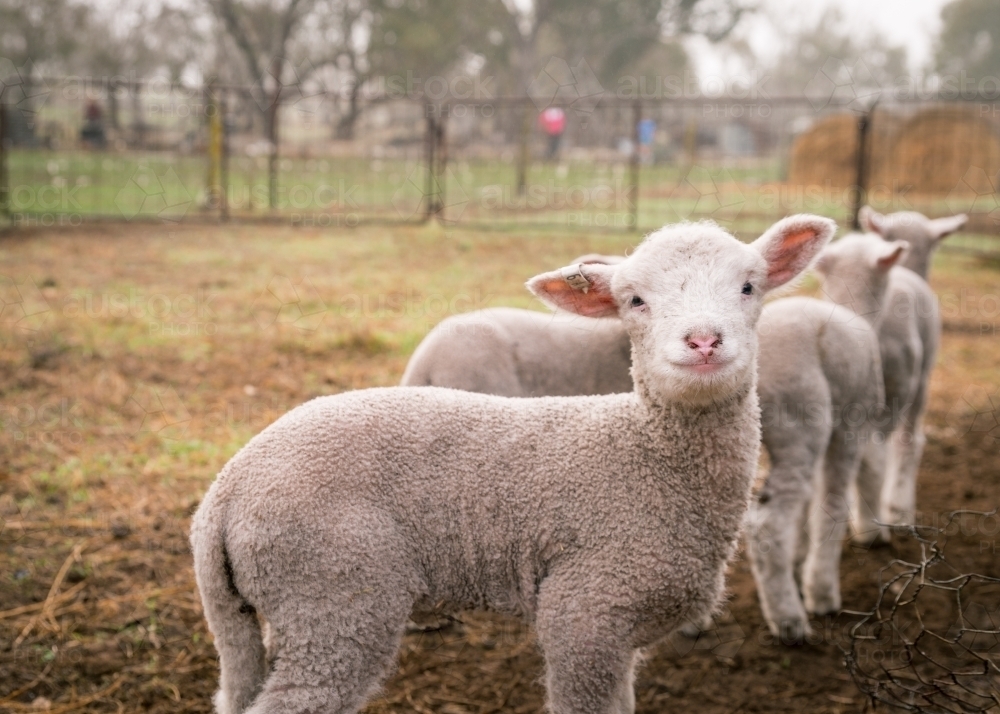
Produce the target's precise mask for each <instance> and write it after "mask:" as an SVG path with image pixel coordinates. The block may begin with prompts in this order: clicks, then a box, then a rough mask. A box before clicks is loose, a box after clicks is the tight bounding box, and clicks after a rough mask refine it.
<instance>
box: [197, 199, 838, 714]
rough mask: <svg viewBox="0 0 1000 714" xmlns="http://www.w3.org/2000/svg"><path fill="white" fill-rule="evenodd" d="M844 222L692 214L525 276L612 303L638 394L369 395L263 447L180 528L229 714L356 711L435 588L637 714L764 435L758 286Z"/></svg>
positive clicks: (727, 547) (715, 577)
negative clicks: (498, 616) (268, 648)
mask: <svg viewBox="0 0 1000 714" xmlns="http://www.w3.org/2000/svg"><path fill="white" fill-rule="evenodd" d="M833 231H834V224H833V222H832V221H830V220H828V219H823V218H818V217H813V216H796V217H792V218H788V219H785V220H783V221H781V222H779V223H777V224H776V225H775V226H773V227H772V228H771V229H770V230H769V231H768V232H767V233H765V235H764V236H762V237H761V238H760V239H759V240H758V241H757V242H755V243H754V244H753V245H750V246H748V245H744V244H742V243H740V242H739V241H737V240H736V239H735V238H733V237H732V236H730V235H729V234H727V233H725V232H724V231H722V230H721V229H719V228H718V227H716V226H714V224H684V225H680V226H676V227H672V228H667V229H663V230H661V231H659V232H657V233H656V234H653V235H652V236H651V237H650V238H648V239H647V240H646V241H645V242H644V243H643V244H642V245H641V246H640V247H639V248H638V249H637V250H636V252H635V254H634V255H632V256H631V257H629V258H628V259H627V260H626V261H624V262H623V263H622V264H620V265H618V266H605V265H584V266H571V267H569V268H566V269H563V270H562V271H554V272H552V273H546V274H543V275H540V276H538V277H536V278H534V279H533V280H532V281H530V283H529V287H530V288H531V289H532V291H533V292H535V294H536V295H539V296H540V297H542V298H543V299H544V300H545V301H546V302H549V303H550V304H552V305H554V306H557V307H559V308H562V309H565V310H572V311H574V312H576V313H578V314H582V315H589V316H594V317H600V316H613V315H618V316H620V317H621V318H622V320H623V321H624V323H625V326H626V329H627V330H628V331H629V334H630V335H631V337H632V340H633V345H634V350H633V359H634V364H633V377H634V379H635V383H636V389H635V391H634V392H632V393H627V394H618V395H609V396H595V397H574V398H542V399H508V398H503V397H495V396H487V395H478V394H470V393H466V392H460V391H457V390H449V389H407V388H395V389H377V390H365V391H359V392H353V393H347V394H343V395H340V396H336V397H325V398H320V399H316V400H313V401H311V402H308V403H307V404H305V405H303V406H301V407H299V408H297V409H295V410H293V411H292V412H290V413H289V414H286V415H285V416H284V417H282V418H281V419H279V420H278V421H277V422H275V423H274V424H272V425H271V426H270V427H268V428H267V429H266V430H265V431H264V432H262V433H261V434H259V435H258V436H257V437H256V438H254V439H253V440H251V442H250V443H249V444H248V445H247V446H246V447H244V449H242V450H241V451H240V452H239V453H238V454H237V455H236V456H234V457H233V459H232V460H231V461H230V462H229V463H228V464H227V465H226V467H225V468H224V469H223V470H222V472H221V473H220V475H219V477H218V479H217V480H216V482H215V483H214V484H213V485H212V487H211V489H210V490H209V492H208V493H207V494H206V496H205V499H204V500H203V502H202V504H201V506H200V507H199V509H198V512H197V513H196V514H195V517H194V520H193V525H192V533H191V540H192V547H193V552H194V557H195V572H196V577H197V581H198V587H199V590H200V592H201V596H202V601H203V603H204V607H205V616H206V619H207V620H208V623H209V627H210V629H211V631H212V633H213V635H214V637H215V643H216V647H217V649H218V650H219V654H220V661H221V669H222V676H221V690H220V694H219V696H218V698H217V706H218V708H219V709H220V711H222V712H226V713H228V712H241V711H244V710H246V709H247V707H250V711H252V712H254V714H261V713H263V712H269V713H273V712H304V711H318V710H322V711H355V710H357V709H358V708H359V707H360V706H361V705H362V704H363V703H364V700H365V699H366V697H368V696H369V695H370V694H371V693H372V692H373V691H374V689H375V688H376V687H377V686H378V684H379V682H380V680H381V679H382V678H383V677H384V676H385V674H386V671H387V670H388V668H389V667H390V666H391V664H392V663H393V661H394V657H395V654H396V650H397V647H398V644H399V640H400V637H401V635H402V632H403V629H404V626H405V622H406V619H407V616H408V615H409V613H410V610H411V608H413V607H414V605H415V604H417V605H424V606H426V605H430V604H433V603H436V602H439V601H443V602H446V603H450V604H451V605H454V606H457V607H468V606H491V607H494V608H497V609H500V610H506V611H514V612H521V613H524V614H525V615H527V616H528V617H529V618H530V619H532V620H533V621H534V623H535V625H536V629H537V632H538V640H539V644H540V645H541V647H542V649H543V652H544V655H545V660H546V669H547V678H546V684H547V690H548V695H549V702H550V707H551V709H552V710H553V711H554V712H556V713H557V714H562V713H564V712H606V713H611V712H617V713H621V712H631V711H632V710H633V709H634V695H633V691H632V677H633V670H634V666H635V663H636V651H637V648H640V647H643V646H646V645H648V644H651V643H652V642H654V641H656V640H657V639H659V638H661V637H662V636H664V635H666V634H667V633H669V632H670V630H672V629H674V628H675V627H676V626H677V625H678V624H679V623H680V622H682V621H683V620H684V619H685V618H691V617H698V616H700V615H702V614H704V613H707V612H709V611H711V609H712V608H713V607H714V606H715V604H716V601H717V598H718V597H719V594H720V592H721V589H722V579H723V572H724V569H725V565H726V562H727V561H728V559H729V558H730V557H731V555H732V553H733V550H734V546H735V540H736V538H737V536H738V533H739V530H740V526H741V523H742V521H743V517H744V515H745V512H746V507H747V501H748V498H749V493H750V484H751V481H752V479H753V476H754V473H755V470H756V460H757V455H758V451H759V437H760V435H759V409H758V406H757V396H756V390H755V377H756V353H757V337H756V332H755V329H754V328H755V325H756V322H757V319H758V317H759V315H760V311H761V306H762V298H763V295H764V293H766V292H767V291H769V290H771V289H773V288H775V287H777V286H778V285H781V284H783V283H785V282H787V281H788V280H790V279H792V278H793V277H795V276H796V275H797V274H798V273H799V272H800V271H801V270H803V269H804V268H805V266H806V265H807V264H808V263H809V261H810V260H811V259H812V258H813V257H814V256H815V254H816V253H817V252H818V251H819V250H820V249H821V248H822V246H823V245H824V244H825V243H826V242H827V241H828V240H829V238H830V236H831V235H832V233H833ZM581 278H582V279H584V280H586V283H587V287H588V288H589V289H588V290H587V291H586V292H584V291H581V290H578V289H576V288H574V287H572V286H573V285H578V286H579V285H580V284H581ZM681 286H683V289H681ZM665 546H666V547H665ZM258 615H260V616H261V617H263V618H264V619H265V620H266V621H267V622H268V623H269V625H270V627H271V629H272V633H273V641H274V647H275V650H276V652H275V655H276V656H275V660H274V666H273V668H272V669H271V670H270V671H269V672H268V671H267V670H266V668H265V665H264V661H265V657H264V655H265V652H264V647H263V644H262V640H261V633H260V627H259V624H258V623H259V621H258Z"/></svg>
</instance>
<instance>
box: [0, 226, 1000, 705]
mask: <svg viewBox="0 0 1000 714" xmlns="http://www.w3.org/2000/svg"><path fill="white" fill-rule="evenodd" d="M744 228H745V230H744V233H745V234H746V235H745V236H744V237H750V235H751V231H750V228H751V227H750V226H749V225H745V226H744ZM637 240H638V239H637V237H636V236H634V235H620V234H586V235H579V234H568V233H564V232H559V231H546V232H542V233H538V232H518V233H507V232H499V231H490V232H475V231H468V230H462V231H451V230H445V229H442V228H440V227H438V226H433V225H432V226H427V227H398V226H397V227H364V228H358V229H355V230H339V231H321V230H315V229H301V228H299V229H292V228H289V227H287V226H274V227H262V226H259V225H255V226H250V227H247V226H239V225H231V226H226V227H221V228H220V227H198V226H193V225H182V226H179V227H178V226H173V227H171V226H161V225H149V226H144V227H137V226H128V225H112V226H103V227H102V226H94V227H86V228H80V229H74V230H68V231H43V230H38V231H18V232H9V233H8V234H6V235H4V236H2V237H0V301H2V302H0V307H2V312H0V323H2V325H0V526H2V528H0V558H2V561H0V709H2V710H9V711H24V710H28V709H33V710H41V709H44V708H45V706H46V703H50V704H51V706H52V707H53V709H54V710H58V711H95V712H105V711H106V712H113V711H122V710H125V711H137V710H144V711H153V712H178V711H191V712H196V711H208V710H209V708H210V705H209V696H210V694H211V692H212V690H213V689H214V686H215V681H216V677H217V670H216V663H215V659H214V650H213V649H212V648H211V645H210V643H209V641H208V635H207V632H206V630H205V626H204V623H203V620H202V618H201V612H200V607H199V604H198V602H197V598H196V596H195V594H194V589H193V580H192V573H191V562H190V554H189V552H188V548H187V539H186V538H187V536H186V534H187V529H188V525H189V518H190V514H191V513H192V511H193V509H194V508H195V507H196V506H197V504H198V502H199V499H200V498H201V495H202V494H203V492H204V490H205V489H206V488H207V486H208V484H209V483H210V482H211V481H212V479H213V477H214V475H215V473H216V472H217V471H218V469H219V468H220V467H221V466H222V465H223V464H224V463H225V461H226V460H227V459H228V458H229V457H230V456H231V455H232V454H233V453H235V451H236V450H237V449H238V448H239V447H240V446H241V445H242V444H244V443H245V442H246V441H247V440H248V439H249V438H250V437H251V436H252V435H253V434H255V433H257V432H259V431H260V430H261V429H262V428H264V427H265V426H266V425H267V424H269V423H270V422H271V421H273V420H274V419H275V418H277V417H278V416H280V415H281V414H282V413H284V412H285V411H287V410H288V409H290V408H291V407H293V406H295V405H296V404H299V403H301V402H303V401H305V400H306V399H309V398H311V397H314V396H318V395H322V394H332V393H337V392H341V391H344V390H348V389H357V388H363V387H371V386H380V385H391V384H395V383H396V382H397V381H398V379H399V376H400V375H401V373H402V370H403V367H404V365H405V362H406V359H407V357H408V355H409V354H410V352H412V350H413V348H414V347H415V346H416V344H417V343H418V342H419V340H420V339H421V338H422V337H423V335H424V334H425V333H426V332H427V331H428V330H429V329H430V328H431V327H432V326H433V325H434V324H436V323H437V322H439V321H440V320H441V319H442V318H444V317H445V316H447V315H449V314H452V313H454V312H463V311H467V310H472V309H478V308H482V307H488V306H497V305H515V306H521V307H529V308H536V309H537V308H539V305H538V304H537V302H534V301H533V300H532V299H531V298H530V296H529V295H528V294H527V292H526V291H525V290H524V288H523V282H524V280H525V279H526V278H528V277H530V276H531V275H533V274H535V273H537V272H539V271H543V270H547V269H551V268H553V267H557V266H561V265H563V264H565V263H566V262H567V261H569V260H570V259H571V258H572V257H573V256H575V255H578V254H581V253H587V252H602V253H616V252H622V251H624V250H626V249H627V248H628V247H630V246H631V245H633V244H634V243H635V242H636V241H637ZM997 267H998V266H997V265H995V264H990V263H986V262H982V261H979V260H976V259H973V258H970V257H967V256H959V255H945V256H940V257H939V259H938V260H937V262H936V264H935V266H934V271H933V276H932V283H933V286H934V287H935V289H936V290H937V291H938V293H939V295H940V296H941V299H942V307H943V316H944V324H945V332H944V342H943V347H942V352H941V356H940V359H939V363H940V364H939V367H938V369H937V371H936V372H935V375H934V380H933V383H932V399H931V405H930V411H929V416H928V434H929V443H928V447H927V454H926V456H925V460H924V467H923V470H922V472H921V481H920V492H919V503H920V507H921V509H922V511H923V513H922V517H924V518H927V519H928V521H930V520H931V519H933V518H935V517H936V516H937V514H939V513H941V512H943V511H946V510H950V509H953V508H958V507H970V508H981V509H989V508H992V507H994V506H996V505H998V504H1000V470H998V467H997V460H996V456H997V446H996V443H997V442H996V438H997V437H998V436H1000V434H996V433H992V432H990V431H989V430H983V429H982V428H975V429H974V428H973V427H974V426H975V425H976V424H977V423H979V424H981V423H982V417H979V421H978V422H977V421H976V419H977V414H980V415H981V414H990V413H992V412H991V411H990V410H991V409H992V408H993V407H991V406H990V404H991V402H990V401H989V395H990V394H993V395H995V394H996V392H997V389H998V387H1000V376H998V375H997V373H996V370H995V354H996V349H997V345H998V344H1000V343H998V336H997V326H998V325H1000V305H998V303H997V285H998V284H997V272H996V269H997ZM802 290H803V291H804V292H807V293H809V292H815V290H816V285H815V283H814V282H812V281H809V280H807V281H805V282H804V283H803V286H802ZM983 395H986V397H985V401H984V397H983ZM995 403H996V402H993V404H995ZM984 537H985V536H983V535H982V534H973V535H972V536H970V537H969V538H967V539H966V540H965V541H962V543H960V544H959V545H960V546H961V547H962V548H963V549H960V550H959V556H960V558H959V560H958V561H957V562H958V564H959V566H960V567H961V568H966V569H968V570H972V569H977V570H980V571H984V572H986V573H987V574H992V575H1000V568H998V565H997V561H996V555H995V553H996V550H995V549H994V550H992V551H991V550H990V549H989V548H986V549H983V548H981V547H980V543H979V541H981V540H982V539H983V538H984ZM966 541H967V542H966ZM963 543H964V545H963ZM902 552H905V546H904V545H902V544H899V545H897V546H894V549H890V550H884V551H875V552H871V553H854V552H852V551H851V550H850V549H848V550H847V552H846V553H845V557H844V563H843V577H844V593H845V607H849V608H852V609H864V608H866V607H868V606H870V605H871V604H872V602H873V601H874V582H875V572H876V570H877V568H878V567H879V566H881V565H884V564H885V563H887V562H888V561H889V560H891V559H892V557H894V556H895V555H898V554H900V553H902ZM729 589H730V594H731V595H730V601H729V603H728V606H727V610H726V613H727V614H726V615H725V617H723V618H722V620H721V624H720V626H719V629H718V630H717V631H716V632H715V633H713V635H712V637H714V639H712V638H707V639H703V640H699V641H698V642H697V643H694V642H691V641H686V640H677V641H674V640H672V641H671V642H669V643H666V644H664V645H663V646H662V647H661V648H659V649H658V650H656V651H654V652H653V653H652V654H651V659H650V662H649V664H648V666H647V667H646V668H645V669H644V670H643V671H642V673H641V675H640V678H639V682H638V708H639V710H640V711H643V712H654V711H662V710H663V709H664V708H665V707H673V708H674V710H676V711H694V710H698V711H705V712H728V711H777V710H788V711H792V710H795V711H804V710H808V711H814V712H847V711H857V710H858V709H859V708H860V707H861V699H860V696H859V695H858V694H857V692H856V690H854V688H853V685H852V684H851V683H850V682H849V681H848V678H847V676H846V673H845V671H844V670H843V667H842V666H841V664H840V654H839V650H838V649H837V644H838V643H842V641H843V633H844V632H845V627H846V626H845V623H846V622H847V620H846V619H845V618H843V617H840V618H831V619H829V620H828V621H826V622H825V623H818V625H820V626H822V627H821V629H822V631H823V632H824V633H826V634H824V635H823V639H822V641H820V642H819V643H818V644H816V645H815V646H811V647H806V648H800V649H788V648H785V647H782V646H781V645H780V644H778V643H775V642H774V641H773V639H771V638H770V637H769V635H767V633H766V631H765V629H764V628H763V623H762V620H761V617H760V613H759V608H758V605H757V601H756V596H755V594H754V591H753V584H752V580H751V578H750V574H749V570H748V567H747V564H746V561H745V560H744V559H742V558H741V559H739V560H738V561H737V562H736V563H735V564H734V566H733V568H732V571H731V573H730V580H729ZM824 628H825V629H824ZM540 677H541V660H540V658H539V655H538V652H537V650H536V648H535V646H534V641H533V639H532V637H531V634H530V632H528V631H526V630H525V628H523V627H522V626H521V625H520V624H518V623H517V622H515V621H512V620H508V619H506V618H501V617H495V616H490V615H480V614H473V615H467V616H463V618H462V620H461V621H460V622H439V623H425V626H423V627H422V628H420V629H415V630H414V632H412V633H411V634H410V635H408V636H407V638H406V640H405V644H404V648H403V654H402V656H401V660H400V669H399V671H398V672H397V673H396V674H395V675H394V677H393V678H392V679H391V681H390V682H389V684H388V685H387V688H386V690H385V692H384V696H382V697H381V698H380V699H378V700H377V701H375V702H374V703H373V704H371V705H370V707H369V710H368V711H369V712H372V713H374V712H390V711H392V712H402V711H414V710H416V711H420V712H429V711H434V712H445V713H446V714H463V713H465V712H480V713H481V714H484V713H485V712H499V711H516V712H523V713H527V712H534V711H540V710H541V708H542V698H543V693H542V689H541V686H540Z"/></svg>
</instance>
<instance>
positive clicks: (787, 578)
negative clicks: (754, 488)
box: [747, 458, 816, 643]
mask: <svg viewBox="0 0 1000 714" xmlns="http://www.w3.org/2000/svg"><path fill="white" fill-rule="evenodd" d="M800 461H803V463H795V462H793V461H791V460H790V459H781V460H778V459H775V460H773V461H772V467H771V472H770V473H769V474H768V476H767V482H766V483H765V484H764V487H763V488H762V489H761V491H760V493H759V494H758V495H757V499H756V501H755V502H754V503H753V504H751V506H750V512H749V515H748V519H747V550H748V551H749V555H750V567H751V570H752V571H753V576H754V580H756V581H757V593H758V595H759V597H760V605H761V609H762V610H763V611H764V619H765V620H766V621H767V626H768V629H770V630H771V634H773V635H774V636H775V637H780V638H781V640H782V641H783V642H788V643H793V642H800V641H802V640H803V639H804V638H805V636H806V635H807V634H808V633H809V621H808V617H807V616H806V611H805V608H804V607H803V606H802V600H801V598H800V597H799V589H798V586H797V584H796V582H795V552H796V547H797V542H798V538H799V532H800V526H799V524H800V522H801V520H802V516H803V513H804V512H805V509H806V506H807V505H808V503H809V500H810V498H811V497H812V483H811V480H812V474H813V471H814V470H815V468H816V464H814V463H809V458H804V459H801V460H800Z"/></svg>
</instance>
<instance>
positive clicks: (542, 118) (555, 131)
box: [538, 107, 566, 136]
mask: <svg viewBox="0 0 1000 714" xmlns="http://www.w3.org/2000/svg"><path fill="white" fill-rule="evenodd" d="M538 123H539V124H541V125H542V129H544V130H545V133H546V134H548V135H549V136H559V135H560V134H562V133H563V131H564V130H565V129H566V112H564V111H563V110H562V109H560V108H559V107H549V108H548V109H546V110H545V111H544V112H542V113H541V114H539V115H538Z"/></svg>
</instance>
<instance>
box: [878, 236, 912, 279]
mask: <svg viewBox="0 0 1000 714" xmlns="http://www.w3.org/2000/svg"><path fill="white" fill-rule="evenodd" d="M909 249H910V244H909V243H907V242H906V241H905V240H894V241H893V242H892V243H886V244H885V245H884V246H880V247H879V250H878V252H877V253H876V254H875V265H874V266H873V267H874V268H875V269H876V270H880V271H882V272H883V273H885V272H888V271H889V270H890V269H891V268H892V266H894V265H896V263H898V262H899V259H900V258H902V257H903V256H904V255H905V254H906V251H907V250H909Z"/></svg>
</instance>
